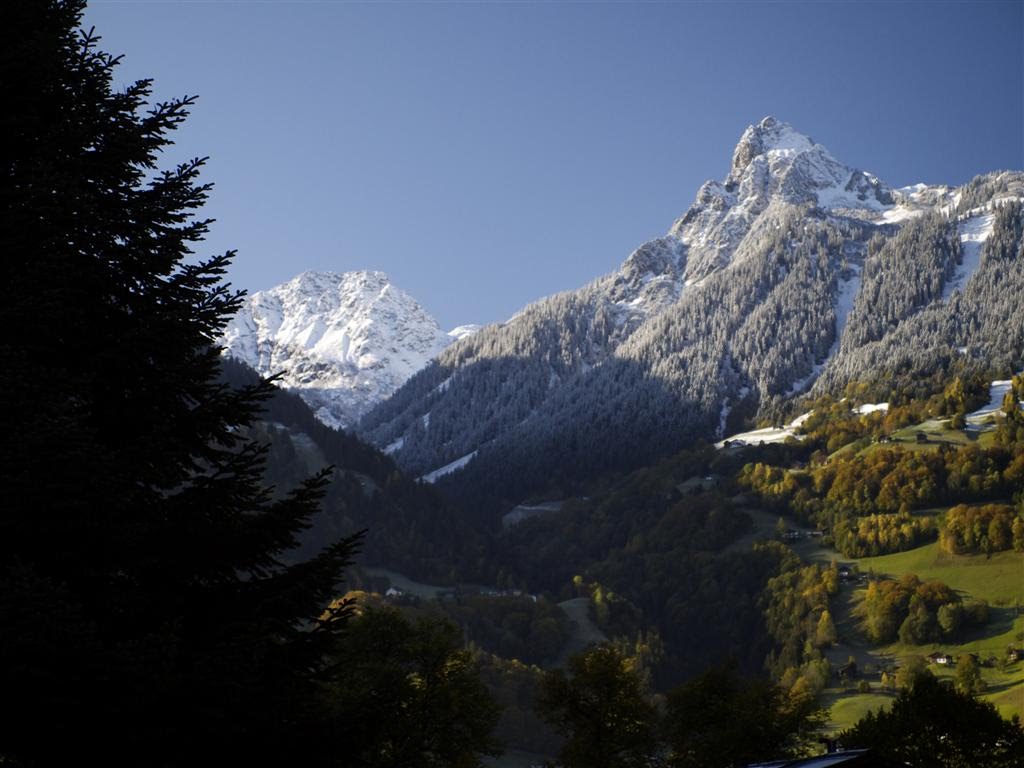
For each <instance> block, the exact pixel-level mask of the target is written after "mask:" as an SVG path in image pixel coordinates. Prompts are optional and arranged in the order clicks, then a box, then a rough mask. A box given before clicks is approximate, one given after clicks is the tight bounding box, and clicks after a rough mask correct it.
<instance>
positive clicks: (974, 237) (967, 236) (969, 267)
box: [942, 213, 995, 301]
mask: <svg viewBox="0 0 1024 768" xmlns="http://www.w3.org/2000/svg"><path fill="white" fill-rule="evenodd" d="M994 222H995V215H994V214H991V213H989V214H985V215H984V216H974V217H972V218H969V219H965V220H963V221H961V222H960V224H959V227H958V229H959V231H960V244H961V250H962V253H961V255H962V257H963V258H962V260H961V263H960V265H959V266H958V267H957V268H956V272H955V273H954V275H953V277H952V278H951V279H950V280H948V281H947V282H946V284H945V285H944V286H943V287H942V300H943V301H948V300H949V298H950V297H951V296H952V295H953V292H954V291H962V290H963V289H964V286H966V285H967V281H968V280H970V279H971V276H972V275H973V274H974V273H975V272H977V271H978V267H980V266H981V246H982V245H984V243H985V241H986V240H988V237H989V235H991V234H992V225H993V223H994Z"/></svg>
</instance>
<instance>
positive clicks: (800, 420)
mask: <svg viewBox="0 0 1024 768" xmlns="http://www.w3.org/2000/svg"><path fill="white" fill-rule="evenodd" d="M812 413H814V411H808V412H807V413H801V414H800V415H799V416H797V417H796V418H795V419H793V420H792V421H791V422H789V424H787V425H786V429H796V428H797V427H802V426H803V424H804V422H805V421H807V420H808V419H809V418H811V414H812Z"/></svg>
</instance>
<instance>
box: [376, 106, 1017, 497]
mask: <svg viewBox="0 0 1024 768" xmlns="http://www.w3.org/2000/svg"><path fill="white" fill-rule="evenodd" d="M837 179H840V180H843V179H845V180H846V181H842V182H840V181H837ZM844 184H845V186H844ZM1022 197H1024V174H1021V173H1019V172H1001V173H993V174H989V175H987V176H983V177H978V178H977V179H975V180H974V181H972V182H971V183H970V184H968V185H966V186H965V187H964V188H963V189H960V190H949V189H948V188H924V187H921V186H920V185H919V186H918V187H914V188H908V189H906V190H892V189H889V188H888V187H886V186H885V185H884V184H882V183H881V182H879V181H878V180H877V179H873V177H870V176H867V175H864V174H863V173H861V172H859V171H851V170H850V169H848V168H845V166H842V165H841V164H839V163H838V162H837V161H835V160H834V158H832V157H831V155H829V154H828V153H827V151H825V150H824V149H823V148H822V147H821V145H818V144H815V143H814V142H812V141H810V140H809V139H807V138H806V137H802V136H800V135H799V134H796V133H795V132H794V131H792V129H791V128H789V127H788V126H786V125H785V124H781V123H778V122H777V121H774V120H772V119H770V118H767V119H766V120H765V121H763V122H762V123H761V124H759V125H758V126H752V127H751V128H750V129H748V131H747V133H745V134H744V137H743V139H742V140H741V142H740V144H739V145H738V146H737V150H736V153H735V155H734V159H733V167H732V170H731V171H730V174H729V176H728V177H727V178H726V180H725V181H724V182H722V183H718V182H709V183H708V184H706V185H705V186H704V187H702V188H701V190H700V192H699V193H698V196H697V199H696V201H695V202H694V204H693V206H692V207H691V209H690V210H689V211H688V212H687V214H686V215H684V216H683V217H682V218H681V219H680V220H679V222H677V224H676V225H675V226H674V227H673V229H672V231H671V232H670V233H669V234H668V235H666V236H665V237H664V238H661V239H658V240H655V241H652V242H651V243H648V244H646V245H644V246H642V247H641V248H640V249H638V250H637V251H636V252H635V253H634V254H632V255H631V256H630V258H629V259H628V260H627V261H626V262H625V263H624V265H623V267H622V269H621V270H619V271H618V272H616V273H613V274H612V275H609V276H607V277H604V278H601V279H599V280H597V281H595V282H594V283H592V284H590V285H588V286H586V287H585V288H582V289H580V290H579V291H575V292H569V293H565V294H559V295H557V296H554V297H551V298H549V299H545V300H542V301H540V302H537V303H536V304H533V305H530V306H529V307H527V308H526V309H524V310H523V311H522V312H520V313H519V314H518V315H516V316H515V317H513V318H512V319H511V320H509V321H508V322H506V323H504V324H501V325H496V326H491V327H489V328H486V329H484V330H483V331H482V332H480V333H479V334H478V335H477V336H476V337H473V338H470V339H468V340H464V341H462V342H461V343H459V344H456V345H454V346H452V347H451V348H449V349H448V350H446V351H445V352H444V353H442V355H441V356H440V357H439V358H438V360H437V361H436V362H435V363H433V364H431V365H429V366H428V367H427V368H426V369H424V370H423V371H421V372H420V373H419V374H417V375H416V376H414V377H413V378H412V379H411V380H410V381H409V382H408V384H407V385H406V386H405V387H403V388H401V389H400V390H399V391H398V392H397V393H396V394H395V396H394V397H393V398H391V399H390V400H389V401H387V402H385V403H383V404H382V405H381V406H379V407H378V408H377V409H375V410H374V411H373V412H371V413H370V414H369V415H368V416H367V417H366V418H365V419H364V421H363V422H362V424H361V427H360V429H361V430H362V431H363V433H364V434H365V435H366V436H367V437H368V438H369V439H370V440H372V441H373V442H374V443H375V444H376V445H378V446H381V447H384V448H386V449H387V450H388V451H389V452H390V453H392V455H393V456H394V457H395V460H396V461H397V463H398V464H399V465H400V466H402V467H403V468H405V469H407V470H408V471H409V472H411V473H413V474H416V475H420V474H426V473H429V472H431V471H433V470H436V469H438V468H442V467H446V466H447V465H449V464H452V463H453V462H455V464H454V465H453V466H452V467H450V468H447V469H446V476H445V477H442V478H441V479H440V480H439V482H441V483H442V484H444V485H445V486H446V487H447V489H448V491H449V492H450V493H452V494H455V495H458V496H460V497H461V498H463V499H464V500H466V501H467V502H469V503H470V504H471V505H473V506H474V507H481V506H490V507H501V506H502V505H505V506H506V508H507V507H510V506H514V504H516V503H518V502H519V501H521V500H522V499H523V498H524V497H526V496H528V495H530V494H531V493H538V492H544V493H553V492H561V493H569V492H573V491H575V490H577V489H578V487H580V485H581V483H582V484H585V483H586V482H587V481H588V480H590V479H593V478H595V477H598V476H600V475H602V474H604V473H607V472H609V471H615V470H628V469H632V468H635V467H638V466H641V465H643V464H645V463H649V462H652V461H655V460H657V458H659V457H661V456H665V455H668V454H670V453H672V452H674V451H677V450H679V449H681V448H683V447H684V446H685V445H687V444H689V443H690V442H692V441H693V440H694V439H706V440H709V441H710V440H711V439H712V438H715V437H716V436H722V435H724V434H728V433H729V432H731V431H737V430H738V428H740V427H741V426H743V425H747V424H751V423H752V422H753V421H754V420H755V419H757V418H772V419H776V418H778V417H779V415H780V414H781V413H782V412H784V411H785V410H786V409H787V408H788V407H789V405H788V404H789V403H790V401H791V400H792V399H793V398H794V397H795V396H797V395H800V394H802V393H804V392H807V391H810V392H813V393H816V394H823V393H833V394H835V393H839V392H841V391H842V390H843V388H844V387H845V386H846V385H847V384H849V383H851V382H854V381H856V382H864V381H871V380H875V379H878V380H883V379H884V380H886V381H892V382H894V383H895V384H897V385H899V386H901V387H913V386H918V383H919V382H924V381H930V380H935V379H943V378H949V377H951V376H953V375H971V374H975V373H980V372H983V371H986V370H988V369H989V368H992V369H1006V368H1009V369H1014V370H1016V369H1017V368H1018V367H1019V365H1020V362H1021V356H1022V352H1021V350H1022V346H1024V326H1022V322H1024V321H1022V320H1021V317H1024V308H1022V307H1021V306H1020V301H1021V296H1024V291H1022V290H1021V288H1022V287H1024V286H1021V285H1019V283H1020V281H1021V279H1022V278H1021V274H1022V273H1024V271H1022V270H1021V269H1020V263H1021V260H1022V256H1021V226H1022V225H1021V221H1022V218H1021V208H1020V202H1019V201H1020V199H1021V198H1022ZM927 387H928V385H927V384H921V385H920V386H918V389H917V391H918V393H919V394H920V393H923V392H924V391H925V390H926V389H927ZM456 468H457V469H458V470H459V471H458V477H454V476H452V475H451V474H449V473H450V472H451V471H454V470H455V469H456Z"/></svg>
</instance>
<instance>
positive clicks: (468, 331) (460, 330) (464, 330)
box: [448, 323, 483, 341]
mask: <svg viewBox="0 0 1024 768" xmlns="http://www.w3.org/2000/svg"><path fill="white" fill-rule="evenodd" d="M481 328H483V326H482V325H476V324H475V323H469V324H468V325H459V326H456V327H455V328H452V329H451V330H450V331H448V335H449V336H451V337H452V339H453V340H454V341H462V340H463V339H468V338H469V337H470V336H472V335H473V334H474V333H476V332H477V331H479V330H480V329H481Z"/></svg>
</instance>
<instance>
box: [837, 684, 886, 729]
mask: <svg viewBox="0 0 1024 768" xmlns="http://www.w3.org/2000/svg"><path fill="white" fill-rule="evenodd" d="M892 699H893V694H891V693H855V694H849V693H842V692H840V691H829V692H828V693H826V694H825V696H824V697H823V701H822V703H823V705H824V706H826V707H828V708H829V710H830V715H829V730H831V731H842V730H845V729H846V728H849V727H850V726H852V725H853V724H854V723H856V722H857V721H858V720H860V719H861V718H862V717H864V715H866V714H867V713H868V712H874V711H877V710H879V709H886V708H888V706H889V702H891V701H892Z"/></svg>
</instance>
